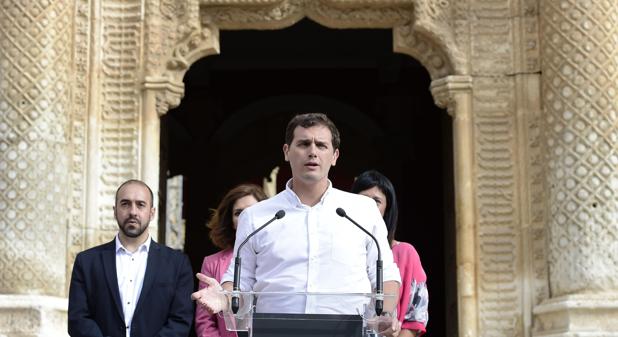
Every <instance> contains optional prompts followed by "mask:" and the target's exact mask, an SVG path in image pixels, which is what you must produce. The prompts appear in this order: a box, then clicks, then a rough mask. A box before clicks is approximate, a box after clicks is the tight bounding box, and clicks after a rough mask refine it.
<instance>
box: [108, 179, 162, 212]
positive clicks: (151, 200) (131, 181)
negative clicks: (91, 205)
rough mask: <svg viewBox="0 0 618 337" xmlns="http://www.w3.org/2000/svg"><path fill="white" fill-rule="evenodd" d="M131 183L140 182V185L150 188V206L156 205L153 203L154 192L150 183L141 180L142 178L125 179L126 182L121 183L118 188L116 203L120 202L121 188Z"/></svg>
mask: <svg viewBox="0 0 618 337" xmlns="http://www.w3.org/2000/svg"><path fill="white" fill-rule="evenodd" d="M129 184H138V185H142V186H144V187H146V189H147V190H148V192H150V207H151V208H152V207H154V205H153V203H154V194H152V190H151V189H150V187H149V186H148V185H146V183H145V182H143V181H141V180H137V179H129V180H127V181H125V182H124V183H122V184H120V186H118V189H117V190H116V198H115V200H114V205H116V204H118V192H120V189H121V188H123V187H124V186H125V185H129Z"/></svg>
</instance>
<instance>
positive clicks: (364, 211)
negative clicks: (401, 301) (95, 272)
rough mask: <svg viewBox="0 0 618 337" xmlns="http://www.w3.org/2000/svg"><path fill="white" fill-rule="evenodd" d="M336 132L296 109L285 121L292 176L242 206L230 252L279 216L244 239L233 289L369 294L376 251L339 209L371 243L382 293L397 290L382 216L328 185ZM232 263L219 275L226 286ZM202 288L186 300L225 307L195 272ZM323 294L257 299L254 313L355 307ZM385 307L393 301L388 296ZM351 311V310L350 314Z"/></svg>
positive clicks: (211, 284) (212, 284)
mask: <svg viewBox="0 0 618 337" xmlns="http://www.w3.org/2000/svg"><path fill="white" fill-rule="evenodd" d="M339 143H340V139H339V132H338V130H337V128H336V126H335V125H334V124H333V123H332V121H331V120H330V119H328V117H326V115H324V114H303V115H297V116H296V117H294V118H293V119H292V120H291V121H290V122H289V123H288V126H287V129H286V136H285V144H284V145H283V154H284V156H285V160H286V161H288V162H289V163H290V167H291V170H292V179H290V180H289V181H288V182H287V184H286V189H285V191H283V192H281V193H279V194H277V195H276V196H274V197H272V198H270V199H267V200H264V201H262V202H260V203H258V204H255V205H254V206H252V207H249V208H247V209H245V210H244V211H243V213H242V214H241V216H240V218H239V224H238V230H237V233H236V245H235V248H234V251H236V250H237V249H238V246H239V244H240V243H241V242H243V241H244V239H245V238H246V237H247V236H248V235H249V234H250V233H251V232H253V231H254V230H256V229H257V228H258V227H260V226H261V225H262V224H264V223H266V222H267V221H268V220H270V219H271V218H273V216H274V215H275V213H276V212H277V211H279V210H284V211H285V217H283V218H282V219H280V220H276V221H275V222H273V223H271V224H270V225H269V226H268V227H266V228H265V229H264V230H262V231H261V232H259V233H258V234H256V235H255V236H253V237H252V238H250V239H249V241H248V243H247V244H246V245H245V246H244V247H243V248H242V250H241V251H240V253H239V254H240V256H241V258H242V271H241V280H240V285H241V290H244V291H248V290H253V291H259V292H285V293H294V292H318V293H324V292H328V293H369V292H371V291H372V288H373V289H375V287H376V283H375V282H376V275H375V270H376V268H375V264H376V258H377V249H376V247H375V243H374V242H373V240H372V239H371V238H370V237H369V236H367V235H366V234H365V233H363V232H362V231H361V230H360V229H359V228H357V227H356V226H354V225H353V224H352V223H350V222H349V221H348V220H347V219H345V218H342V217H340V216H339V215H337V213H336V209H337V208H343V209H344V210H346V212H347V214H348V215H349V216H350V217H351V218H353V219H355V220H356V221H357V222H359V224H360V225H361V226H362V227H363V228H365V229H366V230H367V231H369V232H370V233H372V234H373V235H374V236H375V237H376V239H377V240H378V242H379V245H380V248H381V252H382V259H383V261H384V281H385V282H384V292H385V294H394V295H395V296H396V294H398V291H399V283H400V276H399V270H398V269H397V266H396V265H395V263H394V262H393V256H392V253H391V251H390V248H389V246H388V242H387V232H386V226H385V225H384V221H383V219H382V217H381V216H380V213H379V211H378V209H377V207H376V206H375V202H373V200H371V199H369V198H366V197H364V196H360V195H356V194H351V193H347V192H343V191H340V190H338V189H335V188H333V187H332V186H331V182H330V180H329V179H328V172H329V170H330V167H331V166H335V164H336V163H337V158H338V157H339ZM233 268H234V267H233V264H230V268H229V269H228V271H227V272H226V274H225V275H224V277H223V279H222V286H223V289H226V290H231V289H232V282H231V281H232V280H233V273H234V270H233ZM198 278H199V279H200V281H202V282H205V283H206V284H207V285H208V287H206V288H204V289H202V290H200V291H198V292H195V293H193V295H192V298H193V299H194V300H196V301H197V302H198V303H199V305H203V306H204V307H206V309H207V310H209V311H211V312H219V311H221V310H223V309H225V308H226V306H227V301H226V299H225V298H224V297H221V296H220V294H219V293H217V289H220V288H221V286H219V284H218V283H217V282H216V281H215V280H214V279H211V278H207V277H206V276H204V275H201V274H198ZM341 301H342V299H341V298H339V299H337V301H336V303H335V301H329V300H325V298H319V299H318V298H315V297H314V298H312V297H309V298H304V297H302V296H281V297H276V298H275V297H271V296H262V297H261V298H260V299H259V300H258V303H257V311H261V312H285V313H347V314H350V313H355V312H354V311H355V310H356V309H357V308H354V307H353V306H352V307H350V306H348V305H346V303H342V302H341ZM390 302H391V303H389V304H387V305H385V308H387V307H388V305H392V306H394V303H396V299H395V300H391V301H390ZM350 311H352V312H350Z"/></svg>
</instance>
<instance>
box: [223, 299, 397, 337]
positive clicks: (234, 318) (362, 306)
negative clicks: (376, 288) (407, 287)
mask: <svg viewBox="0 0 618 337" xmlns="http://www.w3.org/2000/svg"><path fill="white" fill-rule="evenodd" d="M224 293H225V294H226V295H228V296H232V294H234V295H236V296H238V297H239V298H240V306H239V309H238V311H237V312H236V313H235V314H234V313H233V312H232V310H231V308H228V309H227V310H225V311H224V312H222V313H219V315H223V317H224V319H225V324H226V328H227V329H228V330H230V331H246V332H247V333H248V335H249V337H284V336H294V337H374V336H381V334H380V332H382V331H384V330H386V329H388V328H389V327H390V326H391V324H392V321H393V320H394V319H397V318H396V312H385V313H383V314H382V315H380V316H377V315H376V313H375V309H374V308H375V301H376V299H383V300H389V299H392V297H393V296H392V295H377V294H364V293H363V294H361V293H343V294H342V293H311V292H295V293H285V292H252V291H247V292H242V291H239V292H224Z"/></svg>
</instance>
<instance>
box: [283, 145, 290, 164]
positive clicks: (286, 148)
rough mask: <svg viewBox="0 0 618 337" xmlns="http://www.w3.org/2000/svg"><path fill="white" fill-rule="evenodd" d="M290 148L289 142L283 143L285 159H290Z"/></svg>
mask: <svg viewBox="0 0 618 337" xmlns="http://www.w3.org/2000/svg"><path fill="white" fill-rule="evenodd" d="M289 150H290V147H289V146H288V144H283V158H285V161H290V159H288V151H289Z"/></svg>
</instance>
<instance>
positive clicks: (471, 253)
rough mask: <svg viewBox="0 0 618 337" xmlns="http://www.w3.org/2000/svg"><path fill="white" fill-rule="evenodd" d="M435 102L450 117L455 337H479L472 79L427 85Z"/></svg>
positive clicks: (450, 78)
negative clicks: (451, 120) (453, 177)
mask: <svg viewBox="0 0 618 337" xmlns="http://www.w3.org/2000/svg"><path fill="white" fill-rule="evenodd" d="M431 93H432V94H433V96H434V98H435V101H436V103H437V104H438V105H439V106H441V107H445V108H447V109H448V113H449V115H451V116H452V117H453V155H454V158H453V161H454V163H453V164H454V166H455V170H454V172H455V216H456V220H455V221H456V234H455V235H456V242H457V290H458V291H457V304H458V317H459V336H462V337H474V336H479V331H478V322H479V314H478V294H477V291H476V287H477V276H476V267H475V266H476V263H477V262H476V261H477V256H476V229H475V224H476V214H475V209H476V205H475V197H474V188H475V182H474V123H473V114H472V80H471V78H470V77H469V76H447V77H444V78H441V79H438V80H435V81H433V82H432V83H431Z"/></svg>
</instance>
